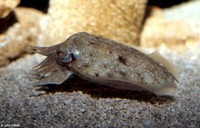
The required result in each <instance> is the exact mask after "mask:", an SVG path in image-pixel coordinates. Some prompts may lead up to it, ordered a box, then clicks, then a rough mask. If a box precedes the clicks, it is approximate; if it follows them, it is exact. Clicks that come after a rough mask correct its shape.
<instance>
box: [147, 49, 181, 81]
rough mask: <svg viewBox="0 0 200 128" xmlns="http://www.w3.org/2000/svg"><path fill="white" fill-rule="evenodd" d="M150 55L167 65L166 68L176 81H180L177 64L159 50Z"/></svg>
mask: <svg viewBox="0 0 200 128" xmlns="http://www.w3.org/2000/svg"><path fill="white" fill-rule="evenodd" d="M148 56H149V57H151V58H153V59H154V60H156V61H158V62H160V63H161V64H162V65H163V66H165V68H167V70H168V71H169V72H170V73H172V75H173V76H174V77H175V79H176V81H178V73H177V70H176V68H175V66H174V65H173V64H172V63H170V62H169V61H168V60H167V59H165V58H164V57H163V56H162V55H161V54H160V53H159V52H158V51H154V52H153V53H151V54H148Z"/></svg>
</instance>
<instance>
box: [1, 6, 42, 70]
mask: <svg viewBox="0 0 200 128" xmlns="http://www.w3.org/2000/svg"><path fill="white" fill-rule="evenodd" d="M15 14H16V17H17V20H18V21H17V22H16V23H15V24H14V25H12V26H11V27H10V28H9V29H8V30H7V31H6V32H5V33H3V34H1V35H0V67H1V66H5V65H7V64H8V63H9V62H10V61H12V60H15V59H16V58H19V57H20V55H21V54H23V53H25V52H28V51H27V49H25V46H24V45H23V44H22V43H28V44H36V43H37V38H38V35H39V33H40V28H39V25H38V20H39V19H40V18H41V17H42V16H43V15H44V14H42V13H41V12H40V11H37V10H35V9H28V8H16V9H15Z"/></svg>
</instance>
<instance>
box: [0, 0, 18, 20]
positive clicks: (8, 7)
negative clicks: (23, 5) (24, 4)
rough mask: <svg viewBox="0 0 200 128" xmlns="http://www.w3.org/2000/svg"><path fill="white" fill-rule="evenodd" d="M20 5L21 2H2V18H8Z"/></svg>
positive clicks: (5, 0)
mask: <svg viewBox="0 0 200 128" xmlns="http://www.w3.org/2000/svg"><path fill="white" fill-rule="evenodd" d="M19 3H20V0H0V18H4V17H6V16H7V15H8V14H9V13H10V12H11V11H13V10H14V9H15V7H16V6H17V5H18V4H19Z"/></svg>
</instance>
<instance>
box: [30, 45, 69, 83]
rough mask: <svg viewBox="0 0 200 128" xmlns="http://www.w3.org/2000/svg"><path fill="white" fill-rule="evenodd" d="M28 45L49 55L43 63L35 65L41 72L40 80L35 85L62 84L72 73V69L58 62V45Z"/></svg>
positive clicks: (39, 72) (37, 70) (40, 52)
mask: <svg viewBox="0 0 200 128" xmlns="http://www.w3.org/2000/svg"><path fill="white" fill-rule="evenodd" d="M28 47H29V48H31V49H32V50H33V51H35V52H36V53H39V54H42V55H45V56H47V57H46V59H44V60H43V61H42V62H41V63H39V64H38V65H37V66H35V67H33V70H34V71H35V72H36V73H38V74H40V78H39V81H37V82H35V83H33V85H45V84H62V83H63V82H64V81H65V80H67V79H68V78H69V77H70V76H71V75H72V72H71V71H69V70H68V69H67V68H65V67H62V66H60V65H59V63H58V62H57V59H56V56H57V54H56V49H57V48H58V46H57V45H56V46H52V47H35V46H30V45H28Z"/></svg>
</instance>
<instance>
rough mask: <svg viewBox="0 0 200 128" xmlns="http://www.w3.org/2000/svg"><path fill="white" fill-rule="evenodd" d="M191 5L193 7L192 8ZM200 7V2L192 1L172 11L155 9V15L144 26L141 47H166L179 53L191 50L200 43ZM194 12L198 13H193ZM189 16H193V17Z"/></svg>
mask: <svg viewBox="0 0 200 128" xmlns="http://www.w3.org/2000/svg"><path fill="white" fill-rule="evenodd" d="M195 4H197V5H195ZM191 5H192V6H193V7H190V6H191ZM199 5H200V1H199V2H195V1H192V2H189V3H186V4H183V5H179V6H175V7H173V8H172V9H165V10H159V9H156V8H153V14H152V15H151V16H150V17H149V18H148V19H147V20H146V22H145V25H144V29H143V32H142V35H141V46H143V47H148V48H149V47H154V48H155V47H158V46H160V45H166V46H167V47H168V48H171V49H172V50H174V51H178V52H183V51H185V50H188V49H191V48H192V47H193V45H195V44H196V43H197V42H198V41H200V29H197V28H196V27H199V26H200V22H199V20H200V15H199V13H200V10H199ZM189 7H190V8H189ZM192 8H193V9H192ZM173 10H174V11H173ZM194 11H195V12H196V13H192V12H194ZM188 14H191V17H189V16H188ZM195 26H196V27H195ZM199 28H200V27H199Z"/></svg>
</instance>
